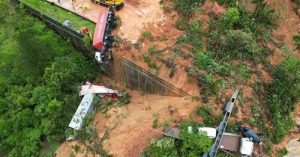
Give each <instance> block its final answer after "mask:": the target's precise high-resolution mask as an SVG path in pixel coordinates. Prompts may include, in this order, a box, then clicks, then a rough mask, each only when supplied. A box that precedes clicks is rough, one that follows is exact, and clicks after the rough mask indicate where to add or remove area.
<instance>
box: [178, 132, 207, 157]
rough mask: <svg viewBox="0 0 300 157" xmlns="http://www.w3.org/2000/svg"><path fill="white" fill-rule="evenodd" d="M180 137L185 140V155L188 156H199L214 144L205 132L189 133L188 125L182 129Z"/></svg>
mask: <svg viewBox="0 0 300 157" xmlns="http://www.w3.org/2000/svg"><path fill="white" fill-rule="evenodd" d="M180 138H181V140H182V142H183V149H184V156H187V157H197V156H199V155H200V154H203V153H206V152H208V151H209V148H210V146H211V144H212V141H211V139H209V138H208V136H207V135H206V134H205V133H203V132H199V133H196V132H191V133H189V132H188V131H187V128H186V127H185V128H182V129H181V131H180Z"/></svg>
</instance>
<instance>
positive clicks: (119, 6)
mask: <svg viewBox="0 0 300 157" xmlns="http://www.w3.org/2000/svg"><path fill="white" fill-rule="evenodd" d="M123 7H124V3H121V4H120V5H118V6H117V7H116V10H117V11H119V10H121V9H122V8H123Z"/></svg>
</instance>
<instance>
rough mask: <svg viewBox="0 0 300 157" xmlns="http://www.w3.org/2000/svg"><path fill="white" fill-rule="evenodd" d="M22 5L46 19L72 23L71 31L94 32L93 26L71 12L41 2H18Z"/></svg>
mask: <svg viewBox="0 0 300 157" xmlns="http://www.w3.org/2000/svg"><path fill="white" fill-rule="evenodd" d="M20 1H21V2H22V3H24V4H26V5H28V6H30V7H32V8H33V9H35V10H37V11H39V12H41V13H43V14H45V15H47V16H48V17H50V18H52V19H53V20H56V21H58V22H60V23H63V22H64V21H65V20H70V21H71V22H72V29H73V30H75V31H79V30H80V28H82V27H87V28H89V30H90V31H92V32H93V31H94V29H95V24H94V23H92V22H91V21H88V20H86V19H84V18H82V17H80V16H77V15H76V14H74V13H72V12H68V11H66V10H64V9H62V8H59V7H58V6H55V5H51V4H50V3H49V2H46V1H43V0H20Z"/></svg>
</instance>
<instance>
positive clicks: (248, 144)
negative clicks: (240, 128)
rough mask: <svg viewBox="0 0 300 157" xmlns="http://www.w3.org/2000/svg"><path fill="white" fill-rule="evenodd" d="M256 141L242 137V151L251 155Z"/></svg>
mask: <svg viewBox="0 0 300 157" xmlns="http://www.w3.org/2000/svg"><path fill="white" fill-rule="evenodd" d="M253 147H254V143H253V142H252V141H250V139H249V138H241V146H240V153H241V154H243V155H247V156H251V155H252V152H253Z"/></svg>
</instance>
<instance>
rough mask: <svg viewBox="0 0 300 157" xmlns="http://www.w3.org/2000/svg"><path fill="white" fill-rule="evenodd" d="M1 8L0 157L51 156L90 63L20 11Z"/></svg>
mask: <svg viewBox="0 0 300 157" xmlns="http://www.w3.org/2000/svg"><path fill="white" fill-rule="evenodd" d="M0 8H1V10H0V20H1V21H0V43H1V44H0V70H1V71H0V87H1V88H0V91H1V92H0V156H11V157H17V156H19V157H21V156H52V155H53V154H52V153H53V152H54V151H55V149H56V148H57V146H58V144H59V143H60V142H61V141H62V140H63V139H64V138H65V137H64V136H65V130H66V127H67V124H68V123H69V120H70V118H71V117H72V115H73V114H74V112H75V110H76V108H77V106H78V104H79V102H80V100H79V99H80V98H79V97H78V90H79V85H80V82H81V81H83V80H88V79H93V78H94V77H95V71H94V69H96V68H94V67H93V66H95V65H93V62H91V61H87V60H86V59H85V58H84V57H83V55H82V54H81V53H80V52H78V51H76V50H74V48H73V47H72V45H71V44H70V43H69V42H68V41H66V40H64V39H62V38H61V37H59V36H58V35H57V34H55V33H54V32H53V31H52V30H50V29H48V28H47V27H46V26H45V25H44V24H43V23H42V22H40V21H39V20H38V19H35V18H33V17H31V16H30V15H28V14H27V13H26V12H24V10H23V9H22V8H19V7H16V6H14V4H12V3H11V2H10V1H8V0H4V1H1V2H0Z"/></svg>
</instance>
